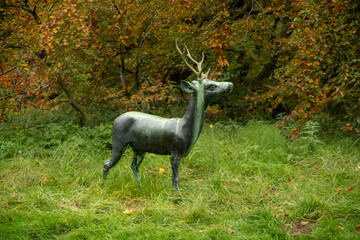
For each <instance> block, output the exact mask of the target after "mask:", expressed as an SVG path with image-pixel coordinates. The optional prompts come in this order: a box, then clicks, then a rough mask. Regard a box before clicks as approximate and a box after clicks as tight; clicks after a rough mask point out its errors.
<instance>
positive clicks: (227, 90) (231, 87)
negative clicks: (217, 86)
mask: <svg viewBox="0 0 360 240" xmlns="http://www.w3.org/2000/svg"><path fill="white" fill-rule="evenodd" d="M233 87H234V84H232V83H231V82H229V84H228V86H227V89H226V92H227V93H231V92H232V90H233Z"/></svg>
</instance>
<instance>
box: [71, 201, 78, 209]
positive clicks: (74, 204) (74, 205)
mask: <svg viewBox="0 0 360 240" xmlns="http://www.w3.org/2000/svg"><path fill="white" fill-rule="evenodd" d="M78 204H79V201H77V200H76V201H75V202H74V203H73V205H72V207H73V209H77V208H78V207H77V205H78Z"/></svg>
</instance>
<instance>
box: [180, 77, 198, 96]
mask: <svg viewBox="0 0 360 240" xmlns="http://www.w3.org/2000/svg"><path fill="white" fill-rule="evenodd" d="M180 85H181V87H182V89H184V91H185V92H187V93H193V92H195V89H196V87H195V85H194V84H192V83H189V82H188V81H184V80H181V81H180Z"/></svg>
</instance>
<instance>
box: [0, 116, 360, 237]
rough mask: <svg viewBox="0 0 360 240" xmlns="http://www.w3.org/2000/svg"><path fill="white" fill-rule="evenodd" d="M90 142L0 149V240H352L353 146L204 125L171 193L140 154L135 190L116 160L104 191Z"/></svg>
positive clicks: (252, 126) (11, 141) (358, 211)
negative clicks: (176, 190) (293, 140)
mask: <svg viewBox="0 0 360 240" xmlns="http://www.w3.org/2000/svg"><path fill="white" fill-rule="evenodd" d="M67 128H69V129H70V130H69V132H72V133H73V132H74V131H75V130H74V129H73V128H70V127H67ZM103 128H104V129H105V128H106V127H104V126H103ZM8 131H10V130H8ZM78 131H79V132H81V131H91V130H86V129H84V130H78ZM24 134H26V133H24ZM52 134H53V135H56V134H55V133H52ZM61 134H62V136H63V135H64V133H61ZM75 135H76V134H75ZM93 135H94V133H93V132H92V133H91V134H88V135H86V134H82V135H79V136H78V135H76V136H77V137H72V138H68V139H64V140H63V141H61V142H60V143H57V144H54V145H51V146H47V145H44V146H46V147H35V146H36V139H35V140H34V141H35V142H30V143H29V142H28V141H26V140H17V139H19V138H18V136H16V135H14V137H13V138H11V137H9V138H8V139H7V140H6V141H5V142H4V143H3V145H2V146H3V148H0V149H1V150H2V153H1V154H2V155H0V156H3V159H2V160H0V230H1V231H0V239H161V238H162V239H232V238H235V239H291V238H299V239H356V238H359V237H360V234H359V232H360V230H359V229H360V179H359V174H360V162H359V157H360V149H359V144H357V143H355V144H354V140H353V139H350V138H346V137H343V138H339V137H334V136H327V137H326V136H323V137H319V138H316V141H313V142H309V141H312V140H311V139H310V140H309V139H308V138H304V139H305V140H304V139H303V140H302V139H300V140H299V141H295V142H290V141H288V140H287V139H286V138H285V137H284V136H283V135H282V134H281V132H280V130H279V129H276V128H275V127H274V125H272V124H268V123H264V122H259V121H253V122H249V123H248V124H247V125H246V126H245V127H243V126H239V125H236V124H233V123H228V124H219V123H218V124H215V125H214V127H213V128H210V125H205V127H204V131H203V133H202V135H201V137H200V139H199V141H198V142H197V143H196V144H195V147H194V149H193V150H192V151H191V153H190V154H189V156H188V157H186V158H184V159H182V162H181V165H180V170H179V172H180V189H181V194H178V193H176V192H175V191H174V190H173V189H172V187H171V167H170V161H169V157H168V156H159V155H154V154H147V155H146V156H145V160H144V162H143V164H142V165H141V167H140V172H141V178H142V183H143V188H142V189H140V188H139V187H138V185H137V182H136V180H135V178H134V176H133V173H132V171H131V168H130V164H131V160H132V152H131V150H127V151H126V152H125V154H124V156H123V158H122V159H121V160H120V162H119V163H118V164H117V165H116V166H115V167H114V168H112V169H111V170H110V172H109V175H108V179H107V180H106V181H105V182H104V181H103V180H102V167H103V162H104V161H105V160H107V159H108V158H109V157H110V150H109V149H107V148H106V147H104V148H102V147H101V146H100V145H99V144H98V142H99V141H100V140H99V139H98V138H96V137H94V136H93ZM9 136H11V135H9ZM109 137H110V135H109ZM15 138H16V139H15ZM85 138H87V139H85ZM23 139H25V138H23ZM84 139H85V140H86V141H84ZM319 139H320V140H321V141H319ZM74 142H81V144H74ZM84 142H85V144H84ZM25 143H26V144H25ZM32 144H33V145H34V147H29V146H32ZM98 145H99V146H100V147H94V146H98ZM9 146H10V147H9ZM89 146H90V147H89ZM10 148H11V149H12V150H13V152H12V153H6V151H7V149H10ZM14 149H15V150H14ZM159 168H164V169H165V172H164V173H163V174H161V173H160V171H159ZM126 213H127V214H126Z"/></svg>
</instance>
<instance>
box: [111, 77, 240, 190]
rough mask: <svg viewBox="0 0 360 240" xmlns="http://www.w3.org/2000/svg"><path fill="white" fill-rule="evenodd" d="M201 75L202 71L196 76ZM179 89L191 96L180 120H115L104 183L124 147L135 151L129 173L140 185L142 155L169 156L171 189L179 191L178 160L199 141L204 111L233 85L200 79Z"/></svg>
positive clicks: (135, 115)
mask: <svg viewBox="0 0 360 240" xmlns="http://www.w3.org/2000/svg"><path fill="white" fill-rule="evenodd" d="M198 74H199V75H200V74H201V71H199V73H198ZM180 84H181V87H182V88H183V89H184V90H185V92H187V93H190V94H191V96H190V102H189V106H188V109H187V111H186V113H185V115H184V116H183V117H182V118H162V117H159V116H155V115H150V114H146V113H141V112H127V113H124V114H122V115H120V116H119V117H118V118H116V119H115V122H114V125H113V129H112V155H111V157H110V159H109V160H108V161H106V162H105V164H104V179H105V178H106V176H107V174H108V171H109V169H110V168H112V167H113V166H115V164H116V163H117V162H118V161H119V160H120V158H121V156H122V154H123V153H124V151H125V149H126V147H127V145H130V146H131V148H132V149H133V151H134V159H133V161H132V164H131V169H132V170H133V172H134V174H135V178H136V180H137V181H138V182H139V185H140V187H141V181H140V174H139V166H140V164H141V163H142V161H143V159H144V156H145V153H146V152H150V153H155V154H161V155H170V160H171V167H172V170H173V175H172V185H173V187H175V189H176V191H178V190H179V174H178V168H179V165H180V160H181V158H182V157H185V156H187V155H188V154H189V152H190V151H191V149H192V148H193V146H194V144H195V142H196V141H197V139H198V138H199V135H200V133H201V130H202V128H203V124H204V118H205V113H206V109H207V107H208V106H209V104H211V103H213V102H215V101H216V100H218V99H219V98H220V97H222V96H223V95H224V94H227V93H230V92H231V91H232V88H233V84H232V83H230V82H215V81H212V80H209V79H207V77H206V76H205V77H204V76H202V79H200V80H196V81H192V82H191V83H190V82H187V81H181V82H180Z"/></svg>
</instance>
